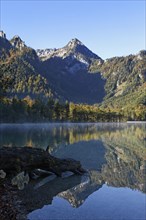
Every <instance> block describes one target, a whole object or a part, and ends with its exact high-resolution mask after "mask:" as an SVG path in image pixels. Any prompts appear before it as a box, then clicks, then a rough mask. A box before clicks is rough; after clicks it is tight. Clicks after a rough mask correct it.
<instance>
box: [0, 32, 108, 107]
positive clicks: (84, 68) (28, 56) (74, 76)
mask: <svg viewBox="0 0 146 220" xmlns="http://www.w3.org/2000/svg"><path fill="white" fill-rule="evenodd" d="M6 41H7V42H9V44H10V45H11V48H10V50H9V53H8V54H7V57H6V58H5V60H4V61H2V60H1V61H0V68H1V74H2V78H7V77H10V78H11V79H12V81H13V84H12V85H11V86H9V88H8V89H7V94H8V95H9V96H10V95H11V96H14V95H17V96H18V97H19V98H24V97H25V96H26V95H29V96H30V97H32V98H34V97H41V98H44V99H46V98H49V97H52V98H57V99H59V100H61V101H66V100H67V101H72V102H75V103H90V104H93V103H97V102H101V101H102V99H103V97H104V95H105V93H104V84H105V80H104V79H102V77H101V75H100V73H98V74H94V75H93V74H90V73H89V72H88V68H89V65H90V64H91V63H92V62H93V60H98V61H99V63H101V62H102V59H101V58H100V57H98V56H97V55H95V54H94V53H92V52H91V51H90V50H89V49H88V48H86V47H85V46H84V45H83V44H82V43H81V42H80V41H79V40H77V39H74V40H71V41H70V42H69V43H68V44H67V45H66V46H65V47H63V48H62V49H58V50H57V49H56V50H55V53H54V52H51V54H50V55H48V53H47V55H46V57H45V58H44V54H46V52H45V51H42V52H38V50H37V53H36V51H35V50H33V49H32V48H29V47H27V46H26V44H25V43H24V42H23V41H22V40H21V38H20V37H19V36H15V37H14V38H12V40H10V41H8V40H6ZM5 46H6V45H5ZM61 54H62V55H61ZM38 55H39V56H38ZM42 57H43V58H42Z"/></svg>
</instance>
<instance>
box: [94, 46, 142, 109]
mask: <svg viewBox="0 0 146 220" xmlns="http://www.w3.org/2000/svg"><path fill="white" fill-rule="evenodd" d="M90 71H92V72H100V73H101V74H102V76H103V77H104V78H105V79H106V84H105V91H106V96H105V98H104V102H103V106H109V105H112V106H114V107H124V106H126V105H131V106H133V105H140V104H142V105H145V104H146V96H145V95H146V93H145V92H146V90H145V88H146V87H145V86H146V83H145V82H146V51H145V50H142V51H140V52H139V53H138V54H137V55H129V56H126V57H114V58H111V59H107V60H105V61H104V63H103V64H101V65H98V64H97V63H96V61H95V62H94V63H92V65H91V66H90Z"/></svg>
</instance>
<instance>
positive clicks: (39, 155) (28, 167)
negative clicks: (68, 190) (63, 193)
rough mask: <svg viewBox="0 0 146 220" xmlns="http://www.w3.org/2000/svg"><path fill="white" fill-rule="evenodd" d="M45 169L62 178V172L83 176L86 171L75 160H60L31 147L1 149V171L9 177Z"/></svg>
mask: <svg viewBox="0 0 146 220" xmlns="http://www.w3.org/2000/svg"><path fill="white" fill-rule="evenodd" d="M35 169H43V170H47V171H50V172H53V173H55V174H56V175H57V176H61V174H62V172H65V171H71V172H73V173H76V174H82V173H84V172H85V170H84V169H83V168H82V167H81V164H80V162H79V161H75V160H73V159H59V158H56V157H53V156H52V155H50V154H49V153H48V152H47V151H45V150H42V149H38V148H29V147H2V148H0V170H3V171H4V172H6V174H7V175H9V174H13V175H16V174H17V173H20V172H22V171H25V172H28V173H29V172H31V171H33V170H35Z"/></svg>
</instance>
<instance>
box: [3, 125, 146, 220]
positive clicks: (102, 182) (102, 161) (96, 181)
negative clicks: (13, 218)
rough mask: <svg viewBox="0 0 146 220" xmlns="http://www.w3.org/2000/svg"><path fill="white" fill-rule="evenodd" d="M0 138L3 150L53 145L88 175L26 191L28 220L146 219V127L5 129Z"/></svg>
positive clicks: (30, 186) (58, 153)
mask: <svg viewBox="0 0 146 220" xmlns="http://www.w3.org/2000/svg"><path fill="white" fill-rule="evenodd" d="M0 132H1V136H0V144H1V145H0V146H10V147H13V146H22V147H23V146H30V147H37V148H43V149H46V147H47V146H48V145H49V152H50V153H51V154H52V155H55V156H57V157H60V158H74V159H76V160H80V161H81V163H82V166H83V167H84V168H86V169H88V173H87V174H85V175H83V176H77V175H72V174H71V173H64V174H63V177H62V178H59V177H54V176H49V177H46V178H44V179H41V180H40V179H39V180H36V181H31V182H30V183H29V184H28V185H27V186H26V187H25V189H23V190H21V191H20V197H21V198H22V201H23V203H24V205H25V207H26V208H27V210H28V213H29V214H28V219H30V220H76V219H81V220H83V219H85V220H87V219H88V220H92V219H93V220H145V219H146V211H145V206H146V197H145V194H146V181H145V171H146V166H145V165H146V164H145V161H146V148H145V124H131V123H130V124H126V123H125V124H92V123H91V124H69V123H68V124H55V123H54V124H15V125H12V124H1V125H0Z"/></svg>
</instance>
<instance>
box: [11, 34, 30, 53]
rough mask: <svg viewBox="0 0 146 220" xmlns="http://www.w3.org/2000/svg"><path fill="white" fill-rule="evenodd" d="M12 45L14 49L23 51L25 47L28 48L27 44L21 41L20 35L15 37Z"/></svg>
mask: <svg viewBox="0 0 146 220" xmlns="http://www.w3.org/2000/svg"><path fill="white" fill-rule="evenodd" d="M10 43H11V44H12V46H13V47H15V48H17V49H20V50H21V49H22V48H23V47H26V45H25V42H24V41H22V40H21V38H20V37H19V36H18V35H15V36H14V37H13V38H12V39H11V40H10Z"/></svg>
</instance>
